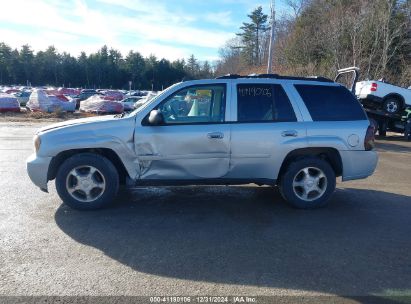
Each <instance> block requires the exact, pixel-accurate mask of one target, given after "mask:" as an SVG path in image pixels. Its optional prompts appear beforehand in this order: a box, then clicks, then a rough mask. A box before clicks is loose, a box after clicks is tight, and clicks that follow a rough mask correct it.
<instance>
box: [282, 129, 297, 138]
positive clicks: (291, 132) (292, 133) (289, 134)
mask: <svg viewBox="0 0 411 304" xmlns="http://www.w3.org/2000/svg"><path fill="white" fill-rule="evenodd" d="M281 136H282V137H297V136H298V132H297V131H296V130H287V131H283V132H282V133H281Z"/></svg>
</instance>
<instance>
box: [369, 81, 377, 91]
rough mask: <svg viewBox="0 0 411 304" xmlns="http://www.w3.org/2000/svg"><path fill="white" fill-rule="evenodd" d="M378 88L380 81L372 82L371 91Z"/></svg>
mask: <svg viewBox="0 0 411 304" xmlns="http://www.w3.org/2000/svg"><path fill="white" fill-rule="evenodd" d="M377 89H378V83H375V82H373V83H371V92H376V91H377Z"/></svg>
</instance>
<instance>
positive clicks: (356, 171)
mask: <svg viewBox="0 0 411 304" xmlns="http://www.w3.org/2000/svg"><path fill="white" fill-rule="evenodd" d="M340 154H341V158H342V163H343V176H342V180H343V182H345V181H349V180H354V179H363V178H367V177H368V176H370V175H372V174H373V173H374V171H375V168H376V167H377V163H378V154H377V152H376V151H374V150H373V151H340Z"/></svg>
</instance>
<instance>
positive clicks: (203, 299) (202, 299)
mask: <svg viewBox="0 0 411 304" xmlns="http://www.w3.org/2000/svg"><path fill="white" fill-rule="evenodd" d="M150 303H258V302H257V299H256V298H255V297H249V296H231V297H227V296H221V297H218V296H196V297H190V296H181V297H178V296H174V297H167V296H158V297H150Z"/></svg>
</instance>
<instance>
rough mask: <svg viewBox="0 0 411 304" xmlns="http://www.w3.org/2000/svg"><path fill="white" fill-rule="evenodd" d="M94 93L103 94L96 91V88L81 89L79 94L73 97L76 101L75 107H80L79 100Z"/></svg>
mask: <svg viewBox="0 0 411 304" xmlns="http://www.w3.org/2000/svg"><path fill="white" fill-rule="evenodd" d="M94 95H103V94H102V93H100V92H97V91H96V90H82V91H81V93H80V94H79V95H77V96H74V98H73V99H74V100H75V101H76V109H79V108H80V102H82V101H83V100H86V99H88V98H90V97H91V96H94Z"/></svg>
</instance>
